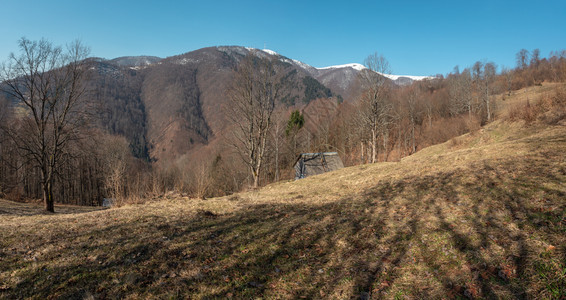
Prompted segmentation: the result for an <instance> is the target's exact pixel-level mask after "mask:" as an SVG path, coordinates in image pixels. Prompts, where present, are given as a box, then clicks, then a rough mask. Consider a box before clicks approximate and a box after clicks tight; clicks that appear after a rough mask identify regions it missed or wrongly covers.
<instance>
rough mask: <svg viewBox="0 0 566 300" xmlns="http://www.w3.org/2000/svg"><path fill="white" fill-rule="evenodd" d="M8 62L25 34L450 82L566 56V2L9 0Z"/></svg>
mask: <svg viewBox="0 0 566 300" xmlns="http://www.w3.org/2000/svg"><path fill="white" fill-rule="evenodd" d="M0 8H1V9H2V17H1V18H0V61H4V60H6V58H7V57H8V54H9V53H10V52H14V51H17V41H18V39H19V38H20V37H22V36H25V37H27V38H29V39H32V40H36V39H40V38H42V37H44V38H47V39H48V40H50V41H52V42H53V43H55V44H58V45H61V44H65V43H67V42H70V41H72V40H74V39H77V38H79V39H81V40H82V41H83V42H84V43H85V44H86V45H88V46H89V47H90V48H91V54H92V56H98V57H104V58H115V57H119V56H130V55H154V56H159V57H167V56H172V55H177V54H182V53H185V52H189V51H193V50H196V49H199V48H202V47H207V46H217V45H241V46H248V47H255V48H263V47H264V45H266V47H267V48H268V49H271V50H274V51H277V52H279V53H280V54H282V55H285V56H287V57H290V58H294V59H297V60H301V61H303V62H305V63H307V64H310V65H312V66H315V67H324V66H329V65H337V64H345V63H363V60H364V58H365V57H367V56H368V55H369V54H371V53H374V52H376V51H377V52H378V53H380V54H383V55H384V56H385V57H386V58H387V59H388V60H389V62H390V64H391V68H392V73H394V74H403V75H433V74H438V73H440V74H446V73H448V72H450V71H451V70H452V69H453V67H454V66H456V65H459V66H460V68H461V69H463V68H464V67H467V66H470V65H472V64H473V63H474V62H475V61H478V60H488V61H493V62H495V63H496V64H498V65H499V66H502V65H505V66H509V67H513V66H514V65H515V53H517V52H518V51H519V50H520V49H521V48H525V49H527V50H529V51H531V50H533V49H535V48H539V49H540V51H541V54H542V56H543V57H547V56H548V54H549V52H550V51H553V50H562V49H566V0H552V1H546V0H539V1H532V0H530V1H522V0H521V1H498V0H480V1H458V0H451V1H434V0H430V1H408V0H406V1H357V0H350V1H344V0H341V1H328V0H327V1H308V0H301V1H259V0H258V1H248V0H239V1H235V0H232V1H206V0H199V1H167V0H161V1H120V0H113V1H107V0H98V1H82V0H68V1H59V0H51V1H25V0H22V1H15V0H0Z"/></svg>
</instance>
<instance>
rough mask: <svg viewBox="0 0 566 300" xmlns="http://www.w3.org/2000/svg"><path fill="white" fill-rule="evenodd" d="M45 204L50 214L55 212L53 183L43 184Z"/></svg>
mask: <svg viewBox="0 0 566 300" xmlns="http://www.w3.org/2000/svg"><path fill="white" fill-rule="evenodd" d="M43 203H44V204H45V210H46V211H48V212H55V206H54V204H53V190H52V185H51V182H44V183H43Z"/></svg>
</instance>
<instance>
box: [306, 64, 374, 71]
mask: <svg viewBox="0 0 566 300" xmlns="http://www.w3.org/2000/svg"><path fill="white" fill-rule="evenodd" d="M342 68H352V69H354V70H357V71H361V70H364V69H367V68H366V67H365V66H364V65H362V64H357V63H353V64H345V65H336V66H329V67H324V68H317V69H319V70H328V69H342Z"/></svg>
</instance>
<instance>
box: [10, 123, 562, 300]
mask: <svg viewBox="0 0 566 300" xmlns="http://www.w3.org/2000/svg"><path fill="white" fill-rule="evenodd" d="M565 151H566V127H565V126H562V125H557V126H549V127H548V126H547V127H543V126H542V125H541V126H538V127H537V126H534V125H533V126H530V127H524V126H523V125H522V124H521V123H505V122H496V123H494V124H490V125H489V126H487V127H486V128H483V129H482V130H480V131H478V132H476V133H474V134H471V135H465V136H462V137H458V138H456V139H454V140H451V141H449V142H447V143H444V144H441V145H437V146H433V147H429V148H427V149H424V150H423V151H420V152H418V153H417V154H415V155H413V156H410V157H407V158H405V159H403V160H402V161H401V162H398V163H380V164H373V165H363V166H356V167H350V168H345V169H342V170H339V171H336V172H332V173H326V174H323V175H319V176H314V177H310V178H307V179H303V180H300V181H296V182H282V183H277V184H272V185H269V186H267V187H265V188H263V189H261V190H259V191H255V192H247V193H240V194H237V195H233V196H230V197H225V198H215V199H209V200H204V201H203V200H194V199H188V198H182V197H178V196H175V195H168V196H166V197H164V198H165V199H159V200H161V201H150V202H149V203H148V204H146V205H143V206H127V207H122V208H117V209H110V210H103V211H94V212H80V213H79V212H77V213H72V212H71V211H69V209H67V210H66V211H65V213H59V214H56V215H43V214H41V213H37V214H33V213H30V208H29V207H28V208H27V209H26V210H25V213H22V211H24V210H23V209H22V208H18V207H12V208H10V207H11V206H10V203H9V202H6V201H1V202H0V262H1V263H0V298H7V299H11V298H23V297H32V298H38V299H39V298H41V299H43V298H58V297H61V298H88V297H91V298H92V297H94V298H105V297H120V298H122V297H129V298H146V297H160V298H165V297H190V298H225V297H234V298H250V297H254V296H263V297H266V298H299V297H305V298H340V299H344V298H361V299H369V298H380V297H382V298H396V297H399V298H401V297H408V298H436V299H437V298H458V297H461V298H464V297H468V298H561V297H565V296H566V289H565V286H566V263H565V262H566V185H565V182H566V158H565V156H564V152H565ZM31 211H33V209H31ZM37 211H38V212H39V211H40V208H39V207H38V208H37Z"/></svg>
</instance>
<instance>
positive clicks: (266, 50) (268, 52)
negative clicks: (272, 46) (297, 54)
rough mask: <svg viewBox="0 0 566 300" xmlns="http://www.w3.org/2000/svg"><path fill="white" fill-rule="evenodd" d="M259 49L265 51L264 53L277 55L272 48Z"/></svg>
mask: <svg viewBox="0 0 566 300" xmlns="http://www.w3.org/2000/svg"><path fill="white" fill-rule="evenodd" d="M261 51H263V52H265V53H267V54H270V55H275V56H278V55H279V53H277V52H275V51H273V50H269V49H263V50H261Z"/></svg>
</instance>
